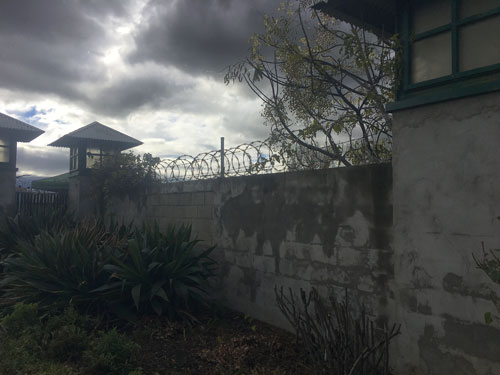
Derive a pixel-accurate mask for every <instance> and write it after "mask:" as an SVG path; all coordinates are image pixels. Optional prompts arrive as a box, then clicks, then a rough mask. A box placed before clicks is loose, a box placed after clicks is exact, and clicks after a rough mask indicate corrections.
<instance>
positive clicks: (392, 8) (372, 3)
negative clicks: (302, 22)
mask: <svg viewBox="0 0 500 375" xmlns="http://www.w3.org/2000/svg"><path fill="white" fill-rule="evenodd" d="M397 7H398V1H397V0H324V1H322V2H320V3H318V4H316V5H314V6H313V8H315V9H317V10H319V11H321V12H323V13H325V14H328V15H329V16H332V17H335V18H337V19H339V20H342V21H345V22H348V23H351V24H353V25H356V26H358V27H361V28H364V29H368V30H370V31H372V32H374V33H375V34H377V35H378V36H380V37H384V38H386V37H390V36H392V35H393V34H394V33H396V16H397Z"/></svg>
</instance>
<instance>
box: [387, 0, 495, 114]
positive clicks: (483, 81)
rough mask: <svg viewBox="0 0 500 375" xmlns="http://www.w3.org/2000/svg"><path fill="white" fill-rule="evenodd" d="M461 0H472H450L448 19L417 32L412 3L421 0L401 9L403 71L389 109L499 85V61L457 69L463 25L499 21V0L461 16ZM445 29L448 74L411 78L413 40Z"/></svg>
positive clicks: (464, 94) (418, 40)
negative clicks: (447, 40)
mask: <svg viewBox="0 0 500 375" xmlns="http://www.w3.org/2000/svg"><path fill="white" fill-rule="evenodd" d="M462 1H474V0H450V2H451V14H450V22H448V23H446V24H444V25H440V26H437V27H434V28H432V29H430V30H426V31H424V32H420V33H417V34H414V33H413V31H412V29H413V25H412V17H413V9H412V7H413V5H412V4H418V3H419V2H421V0H420V1H418V2H408V3H407V4H406V6H405V8H404V9H403V13H402V17H401V23H400V30H399V31H400V34H401V35H402V47H403V63H404V66H403V74H402V77H401V79H400V86H399V89H398V92H397V95H396V100H397V101H396V102H395V103H390V104H389V105H388V106H387V109H388V110H390V111H391V110H398V109H403V108H408V107H414V106H418V105H422V104H430V103H434V102H439V101H444V100H449V99H455V98H459V97H465V96H470V95H475V94H479V93H483V92H489V91H495V90H498V89H500V61H499V63H495V64H492V65H487V66H482V67H479V68H474V69H470V70H462V71H461V70H460V63H461V61H460V41H461V35H460V32H461V30H463V29H464V28H465V27H466V26H469V25H474V24H479V23H481V22H483V21H487V20H489V19H492V18H494V17H497V18H499V22H500V0H498V3H499V6H498V7H495V8H492V9H489V10H487V11H483V12H481V13H477V14H474V15H471V16H467V17H464V18H461V17H460V14H459V12H460V9H461V6H462V3H461V2H462ZM445 33H449V34H450V35H451V38H450V43H451V67H450V68H451V69H450V74H447V75H444V76H439V77H437V78H432V79H428V80H424V81H421V82H415V83H414V82H412V78H413V77H412V69H413V66H412V63H413V61H412V60H413V56H412V54H413V48H414V45H415V43H416V42H420V41H426V40H430V38H433V37H437V36H440V35H444V34H445Z"/></svg>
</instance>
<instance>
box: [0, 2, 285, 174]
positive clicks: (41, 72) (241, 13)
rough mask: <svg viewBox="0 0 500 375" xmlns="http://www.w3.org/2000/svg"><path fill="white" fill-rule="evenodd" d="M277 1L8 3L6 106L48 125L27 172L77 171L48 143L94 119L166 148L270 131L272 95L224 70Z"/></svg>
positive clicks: (1, 11)
mask: <svg viewBox="0 0 500 375" xmlns="http://www.w3.org/2000/svg"><path fill="white" fill-rule="evenodd" d="M278 5H279V4H278V2H274V1H267V0H254V1H246V0H149V1H148V0H106V1H103V0H51V1H50V2H48V1H41V0H16V1H0V45H1V46H2V48H1V49H0V112H3V113H6V114H9V115H11V116H14V117H17V118H19V119H20V120H22V121H25V122H27V123H29V124H32V125H34V126H37V127H39V128H42V129H43V130H45V133H44V134H43V135H42V136H40V137H38V138H37V139H35V140H34V141H32V142H31V143H30V144H20V145H19V158H18V167H19V168H20V172H21V173H23V174H24V173H30V174H35V175H54V174H60V173H64V172H67V170H68V155H67V150H65V149H56V148H51V147H47V146H46V145H47V144H49V143H51V142H53V141H54V140H56V139H57V138H59V137H61V136H62V135H64V134H67V133H68V132H70V131H73V130H75V129H77V128H78V127H81V126H83V125H86V124H88V123H90V122H92V121H100V122H102V123H104V124H106V125H108V126H111V127H113V128H115V129H117V130H119V131H122V132H124V133H126V134H129V135H130V136H132V137H135V138H137V139H140V140H142V141H143V142H144V145H142V146H140V147H138V148H136V149H134V151H135V152H137V153H145V152H149V153H152V154H153V155H157V156H162V157H166V156H169V155H170V156H171V155H180V154H192V155H196V154H197V153H200V152H205V151H209V150H210V149H212V148H218V147H219V142H220V137H221V136H224V137H225V139H226V146H227V147H231V146H235V145H237V144H241V143H245V142H250V141H253V140H256V139H262V138H265V137H266V135H267V133H268V129H266V128H265V127H264V126H262V122H263V121H262V118H261V117H260V113H259V112H260V105H261V103H260V101H259V100H258V99H257V98H256V97H255V96H254V95H253V94H251V92H250V90H249V89H247V88H246V87H245V86H244V85H242V84H236V85H229V86H225V85H224V83H223V81H222V77H221V74H220V72H221V71H222V72H223V71H224V68H225V67H226V66H227V65H228V64H230V63H233V62H236V61H237V60H238V59H241V58H242V57H243V56H245V55H246V53H247V48H248V42H247V41H248V38H249V36H250V35H251V34H253V33H255V32H258V31H260V30H261V26H262V25H263V14H264V13H270V12H272V11H273V10H274V9H275V8H276V7H277V6H278Z"/></svg>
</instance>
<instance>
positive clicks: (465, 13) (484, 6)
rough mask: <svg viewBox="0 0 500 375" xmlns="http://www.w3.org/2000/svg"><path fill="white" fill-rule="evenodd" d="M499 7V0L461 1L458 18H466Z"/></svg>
mask: <svg viewBox="0 0 500 375" xmlns="http://www.w3.org/2000/svg"><path fill="white" fill-rule="evenodd" d="M497 7H500V0H462V1H461V2H460V13H459V14H460V18H467V17H470V16H474V15H476V14H479V13H482V12H487V11H488V10H491V9H493V8H497Z"/></svg>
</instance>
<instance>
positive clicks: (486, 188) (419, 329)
mask: <svg viewBox="0 0 500 375" xmlns="http://www.w3.org/2000/svg"><path fill="white" fill-rule="evenodd" d="M393 132H394V139H393V145H394V146H393V147H394V148H393V169H394V249H395V276H394V283H395V290H396V294H395V302H396V304H395V306H394V312H393V313H392V314H391V315H393V316H394V317H395V319H396V320H397V321H399V322H401V323H402V324H403V335H402V336H400V338H399V341H398V343H397V345H395V349H397V351H398V353H397V356H398V357H399V358H394V359H396V361H395V363H396V364H397V369H398V371H399V373H401V374H500V330H499V329H498V327H497V328H495V327H493V326H485V324H484V313H485V312H486V311H492V312H495V311H496V309H495V306H494V301H495V300H497V301H498V299H497V298H498V296H500V292H499V288H498V286H497V285H495V284H493V283H492V282H491V281H490V280H489V279H488V278H487V276H485V275H484V274H483V273H482V271H480V270H478V269H477V268H476V265H475V263H474V260H473V258H472V253H475V254H479V253H480V249H481V241H484V242H485V246H486V247H487V248H498V247H500V221H499V220H498V219H497V217H498V216H500V168H499V165H500V160H499V155H500V154H499V147H500V146H499V145H500V143H499V141H500V93H494V94H488V95H482V96H476V97H472V98H467V99H462V100H457V101H453V102H447V103H441V104H435V105H430V106H425V107H420V108H415V109H411V110H405V111H401V112H397V113H395V114H394V129H393Z"/></svg>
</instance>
